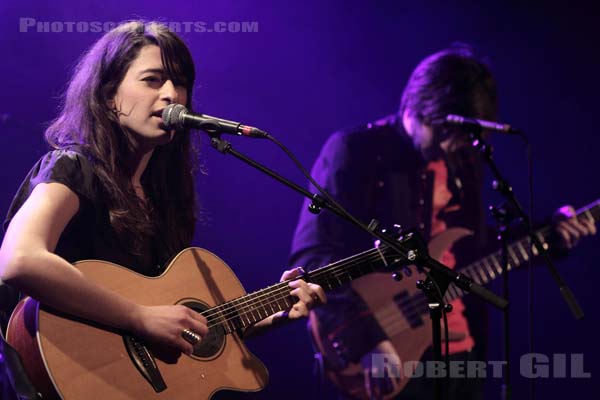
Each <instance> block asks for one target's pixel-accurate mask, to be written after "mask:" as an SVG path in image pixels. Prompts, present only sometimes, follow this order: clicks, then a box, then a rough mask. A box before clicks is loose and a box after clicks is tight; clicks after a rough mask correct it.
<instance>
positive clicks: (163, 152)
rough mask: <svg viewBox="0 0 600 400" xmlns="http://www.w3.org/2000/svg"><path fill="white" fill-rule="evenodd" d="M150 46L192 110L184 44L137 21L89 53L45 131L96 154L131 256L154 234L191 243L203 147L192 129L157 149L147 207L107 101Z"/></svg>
mask: <svg viewBox="0 0 600 400" xmlns="http://www.w3.org/2000/svg"><path fill="white" fill-rule="evenodd" d="M146 45H157V46H158V47H159V48H160V50H161V57H162V62H163V65H164V67H165V70H166V73H167V75H168V77H169V78H170V79H172V80H173V82H174V84H175V85H182V86H184V87H185V88H186V90H187V104H186V106H187V107H188V109H191V108H192V107H191V105H192V89H193V86H194V79H195V70H194V63H193V60H192V57H191V54H190V52H189V49H188V48H187V46H186V45H185V43H184V42H183V41H182V40H181V38H179V37H178V36H177V35H176V34H174V33H173V32H171V31H169V29H168V28H167V27H166V26H164V25H162V24H160V23H156V22H143V21H131V22H127V23H124V24H121V25H119V26H118V27H116V28H115V29H113V30H111V31H109V32H107V33H106V34H105V35H104V36H102V38H101V39H99V40H98V41H97V42H96V43H95V44H94V45H93V46H92V47H91V48H90V49H89V51H88V52H87V53H85V54H84V55H83V57H82V58H81V60H80V61H79V63H78V64H77V66H76V68H75V72H74V75H73V77H72V79H71V81H70V82H69V85H68V89H67V91H66V93H65V95H64V99H63V104H62V110H61V112H60V114H59V116H58V117H57V118H56V119H55V120H54V121H53V122H52V124H51V125H50V126H49V127H48V129H47V130H46V132H45V137H46V140H47V142H48V143H49V145H50V146H51V147H53V148H55V149H65V148H72V147H73V146H77V147H78V148H79V149H81V151H82V152H83V153H84V155H85V156H87V158H88V159H89V160H90V162H91V163H92V167H93V170H94V172H95V174H96V176H97V178H98V180H99V182H100V185H101V192H102V193H103V201H105V202H106V205H107V207H108V210H109V216H110V223H111V226H112V227H113V229H114V230H115V232H116V234H117V235H118V237H119V239H120V241H121V242H122V243H126V244H127V246H128V247H129V249H130V252H131V253H132V254H134V255H140V254H141V253H142V251H143V250H142V249H143V248H144V243H145V241H146V240H148V239H149V238H150V237H152V236H153V235H160V237H162V239H163V241H164V244H165V247H166V249H165V250H167V251H168V252H169V254H173V253H175V252H177V251H179V250H181V249H182V248H183V247H186V246H189V244H190V243H191V241H192V238H193V235H194V228H195V223H196V208H197V206H196V195H195V188H194V172H195V171H196V167H197V145H196V144H195V143H193V142H192V140H191V138H190V135H189V132H187V131H178V132H177V133H176V134H175V136H174V139H173V140H172V141H171V142H170V143H169V144H167V145H164V146H160V147H157V148H156V149H155V150H154V152H153V155H152V157H151V159H150V161H149V163H148V166H147V168H146V170H145V172H144V175H143V177H142V184H143V186H144V190H145V193H146V197H147V199H148V202H147V204H146V205H145V204H143V202H141V201H140V200H139V198H138V196H136V195H135V191H134V188H133V186H132V183H131V180H130V178H131V176H130V171H129V170H128V169H127V160H128V159H130V155H131V154H132V151H133V143H134V142H133V138H132V134H131V133H130V132H128V130H127V129H124V128H123V127H122V126H121V125H120V123H119V119H118V116H117V115H116V114H115V113H114V112H112V110H111V108H110V107H109V100H110V99H112V98H114V96H115V94H116V92H117V88H118V86H119V84H120V83H121V81H122V80H123V78H124V77H125V74H126V72H127V70H128V68H129V66H130V65H131V64H132V62H133V61H134V60H135V58H136V57H137V56H138V54H139V52H140V50H141V49H142V48H143V47H144V46H146Z"/></svg>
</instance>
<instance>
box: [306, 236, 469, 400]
mask: <svg viewBox="0 0 600 400" xmlns="http://www.w3.org/2000/svg"><path fill="white" fill-rule="evenodd" d="M471 234H472V232H471V231H469V230H467V229H464V228H450V229H448V230H446V231H444V232H442V233H441V234H439V235H437V236H436V237H434V238H433V239H432V240H431V241H430V242H429V243H428V250H429V254H430V255H431V256H432V257H433V258H435V259H436V260H439V259H440V257H441V255H442V254H443V253H444V251H445V250H446V249H450V248H451V247H452V245H453V244H454V243H456V242H457V241H459V240H460V239H462V238H463V237H465V236H468V235H471ZM425 278H426V276H425V274H424V273H421V272H418V271H416V270H414V268H413V271H412V274H411V275H410V276H404V277H403V278H402V280H401V281H400V282H397V281H395V280H394V279H392V277H391V276H390V274H389V273H386V274H383V273H377V274H369V275H365V276H363V277H361V278H360V279H357V280H355V281H353V282H352V288H353V289H354V291H355V292H357V293H358V295H359V296H360V297H361V298H362V299H363V300H364V302H365V303H366V304H367V306H368V307H369V309H370V310H371V312H372V313H373V315H374V317H375V319H376V320H377V322H378V323H379V326H380V327H381V328H382V329H383V331H384V332H385V334H386V336H387V337H388V338H389V340H390V341H391V342H392V345H393V346H394V348H395V350H396V352H397V353H398V356H399V357H400V363H401V368H400V373H401V381H400V385H399V387H398V389H397V390H396V391H394V392H393V393H390V394H388V395H387V396H385V397H384V398H385V399H391V398H393V397H394V396H396V395H397V394H398V393H400V392H401V391H402V389H404V387H405V386H406V385H407V384H408V382H409V379H410V376H408V377H407V376H404V373H405V372H407V371H405V370H404V367H402V365H403V364H404V362H407V361H419V360H420V359H421V357H422V356H423V354H424V353H425V350H427V348H428V347H429V346H430V345H431V341H432V339H431V320H430V319H429V316H428V314H427V308H426V307H427V306H426V303H425V304H423V306H424V309H415V307H414V306H412V305H411V304H412V303H411V304H408V302H409V301H410V300H411V299H414V298H415V297H417V296H421V295H422V292H421V290H419V289H417V286H416V283H417V281H418V280H425ZM373 288H376V290H373ZM405 303H407V304H405ZM403 306H406V307H404V309H403ZM311 329H312V335H313V338H314V339H315V342H316V343H317V347H319V349H320V351H321V353H322V354H329V353H331V350H328V349H325V348H324V346H326V345H327V344H326V343H324V341H323V339H322V338H320V337H319V335H318V321H317V320H316V314H315V313H311ZM442 335H443V331H442ZM409 372H412V371H409ZM327 376H328V378H329V379H330V380H331V382H333V383H334V385H336V386H337V387H338V388H339V389H340V390H341V391H343V392H344V393H346V394H347V395H348V396H350V398H352V399H361V400H362V399H364V400H368V399H369V397H368V395H367V392H366V391H365V386H364V375H363V370H362V366H361V365H360V363H354V364H349V365H348V366H347V367H346V368H344V369H342V370H340V371H332V370H328V371H327Z"/></svg>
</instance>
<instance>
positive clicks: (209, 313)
mask: <svg viewBox="0 0 600 400" xmlns="http://www.w3.org/2000/svg"><path fill="white" fill-rule="evenodd" d="M590 208H592V207H585V208H582V209H580V210H578V211H577V218H582V217H584V216H583V215H581V214H582V213H583V212H586V211H588V210H589V209H590ZM587 218H588V219H589V217H587ZM591 219H592V220H595V218H594V217H593V216H592V217H591ZM549 230H550V228H549V227H545V228H542V229H540V230H538V232H537V234H542V235H545V234H546V233H547V232H548V231H549ZM527 241H528V238H525V239H522V240H519V241H515V242H513V243H511V244H510V245H509V247H510V248H511V249H512V250H514V247H516V246H517V245H518V244H521V243H522V242H527ZM379 250H380V249H377V248H375V249H371V250H367V251H365V252H363V253H362V254H361V255H359V256H354V257H350V258H348V259H345V260H341V261H338V262H336V263H333V264H330V265H329V266H325V267H321V268H319V269H317V270H315V271H314V272H313V273H311V274H310V277H312V278H318V277H319V276H320V275H323V274H331V275H333V276H334V277H335V278H337V279H338V281H341V279H340V277H343V275H344V274H340V273H339V272H340V271H339V270H340V269H344V271H342V272H344V273H345V274H348V272H347V271H345V267H347V266H348V265H352V264H358V261H360V260H361V259H362V260H369V258H370V259H371V260H378V259H381V257H380V255H379ZM385 250H387V249H385V248H384V251H385ZM497 253H498V252H496V253H494V254H492V255H490V256H488V257H486V258H484V259H482V261H481V263H483V261H484V260H487V259H488V258H491V257H493V256H496V254H497ZM373 255H375V257H371V256H373ZM513 258H515V259H516V260H517V261H519V264H520V263H521V260H520V259H519V257H518V252H515V256H513ZM522 258H523V259H524V260H523V261H526V260H527V259H526V258H524V257H522ZM337 263H339V265H337V266H334V265H335V264H337ZM489 265H490V268H491V270H492V271H493V270H494V268H493V264H489ZM475 269H478V270H481V271H483V272H484V274H483V277H484V278H486V279H485V280H486V282H485V283H487V282H489V281H490V280H491V279H493V278H491V276H490V277H488V276H486V275H485V272H486V271H485V270H484V269H483V268H481V265H479V266H477V264H476V263H474V264H471V265H469V266H467V267H465V268H464V269H463V271H465V272H467V271H468V272H469V274H468V275H469V277H473V276H475V275H473V274H472V272H473V270H475ZM496 272H497V271H496ZM463 273H464V272H463ZM497 273H498V272H497ZM488 274H489V272H488ZM498 274H500V273H498ZM472 279H473V278H472ZM288 284H289V281H286V282H280V283H278V284H275V285H273V286H271V287H268V288H265V289H262V290H259V291H257V292H254V293H251V294H248V295H246V296H243V297H240V298H239V299H234V300H231V301H229V302H227V303H224V304H222V305H219V306H215V307H212V308H210V309H208V310H206V313H202V314H203V315H205V316H206V317H207V318H209V317H213V316H215V315H216V314H221V315H220V318H219V319H217V320H212V321H211V322H213V324H212V325H209V327H211V326H214V325H218V324H223V323H225V322H229V321H231V320H234V319H241V318H242V317H243V316H245V317H246V319H247V320H248V323H249V324H251V323H252V322H251V321H250V318H249V317H248V315H247V314H248V313H258V315H259V317H262V315H261V310H257V309H256V308H257V307H259V308H262V309H263V310H264V311H266V306H269V307H270V308H271V310H273V309H274V308H273V304H275V305H276V307H275V309H277V308H281V305H280V304H279V302H280V301H281V300H284V301H285V303H286V306H289V305H288V304H287V302H288V301H289V299H290V298H291V295H290V294H289V292H288V290H289V289H290V288H289V286H288ZM457 289H458V288H457ZM460 291H461V292H462V290H460ZM261 292H262V293H261ZM265 297H268V298H267V299H264V298H265ZM418 297H420V296H418ZM418 297H417V298H415V299H414V300H411V301H410V302H409V303H410V306H411V308H412V309H413V311H414V307H416V306H419V305H421V306H422V305H423V303H422V299H420V298H418ZM457 297H460V292H458V293H457V294H456V295H453V294H452V293H451V300H453V299H454V298H457ZM256 303H259V304H256ZM240 306H241V308H240ZM231 314H234V315H233V317H231ZM252 319H255V316H254V314H252ZM254 322H257V321H254ZM242 323H244V321H243V320H242Z"/></svg>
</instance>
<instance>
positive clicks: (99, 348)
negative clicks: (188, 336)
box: [7, 248, 268, 400]
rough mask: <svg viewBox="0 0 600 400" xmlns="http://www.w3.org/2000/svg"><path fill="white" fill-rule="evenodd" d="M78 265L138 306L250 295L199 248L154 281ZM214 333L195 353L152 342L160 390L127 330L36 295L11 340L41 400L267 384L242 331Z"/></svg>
mask: <svg viewBox="0 0 600 400" xmlns="http://www.w3.org/2000/svg"><path fill="white" fill-rule="evenodd" d="M75 266H76V267H77V268H78V269H79V270H81V271H82V272H83V273H84V275H85V276H86V277H87V278H89V279H91V280H93V281H94V282H96V283H98V284H99V285H102V286H104V287H107V288H109V289H111V290H113V291H115V292H117V293H119V294H121V295H123V296H124V297H127V298H129V299H130V300H132V301H134V302H136V303H139V304H145V305H165V304H186V305H190V304H194V305H195V306H199V307H201V306H204V307H205V308H210V307H213V306H215V305H218V304H222V303H224V302H226V301H229V300H232V299H235V298H238V297H240V296H243V295H245V291H244V288H243V287H242V285H241V284H240V282H239V280H238V279H237V277H236V276H235V274H234V273H233V272H232V271H231V269H230V268H229V267H228V266H227V265H226V264H225V263H224V262H223V261H222V260H221V259H219V258H218V257H217V256H215V255H214V254H212V253H210V252H209V251H206V250H203V249H200V248H189V249H186V250H184V251H182V252H181V253H179V254H178V255H177V256H176V257H175V258H174V259H173V261H172V262H171V263H170V264H169V266H168V267H167V269H166V270H165V272H164V273H163V274H162V275H161V276H159V277H155V278H150V277H146V276H143V275H140V274H137V273H135V272H132V271H130V270H128V269H126V268H123V267H120V266H118V265H116V264H112V263H108V262H104V261H82V262H78V263H76V264H75ZM199 296H201V297H199ZM93 306H94V305H93V304H91V305H90V307H93ZM211 335H212V339H211V340H208V341H207V343H206V346H205V347H204V348H201V349H198V351H196V349H195V350H194V355H192V356H186V355H184V354H181V353H179V352H174V351H173V350H172V349H170V348H167V347H166V346H152V345H148V346H147V349H148V350H149V351H150V354H151V355H152V356H153V359H154V362H155V365H156V367H157V369H158V371H159V374H160V378H162V381H164V385H165V386H166V388H162V389H161V390H160V391H158V392H157V391H156V390H155V389H154V388H153V386H152V385H151V384H150V381H149V380H148V379H147V378H145V377H144V375H143V373H142V372H141V371H140V369H139V368H138V367H137V366H136V363H135V361H134V358H132V356H131V355H130V352H128V348H127V346H126V344H125V343H127V340H128V337H127V336H126V335H125V334H124V333H123V332H117V331H114V330H111V329H109V328H105V327H101V326H98V325H95V324H91V323H89V322H86V321H82V320H78V319H75V318H71V317H68V316H65V315H61V314H59V313H56V312H53V311H51V310H49V309H46V308H45V307H43V306H40V305H39V303H38V302H37V301H35V300H33V299H31V298H27V299H24V300H23V301H21V303H19V305H18V307H17V309H16V310H15V312H14V313H13V316H12V317H11V320H10V322H9V327H8V331H7V341H8V342H9V343H10V344H11V345H12V346H14V347H15V348H16V349H17V351H18V352H19V353H20V354H21V357H22V359H23V363H24V365H25V368H26V370H27V371H28V374H29V375H30V378H31V379H32V381H33V383H34V385H35V386H36V388H37V389H38V390H39V391H40V392H41V393H42V394H43V396H44V399H59V398H62V399H67V400H71V399H111V400H134V399H135V400H139V399H154V398H157V399H158V398H162V399H209V398H210V397H211V396H212V394H213V393H215V392H216V391H218V390H220V389H230V390H238V391H258V390H260V389H262V388H263V387H264V386H265V385H266V384H267V382H268V372H267V370H266V368H265V367H264V365H263V364H262V363H261V361H260V360H258V359H257V358H256V357H255V356H254V355H252V354H251V353H250V352H249V351H248V349H247V348H246V347H245V345H244V344H243V342H242V339H241V338H240V336H239V335H238V334H237V333H234V334H231V335H222V334H220V333H219V332H211V334H209V336H211ZM204 342H205V341H204V340H203V341H202V342H201V343H200V345H199V346H203V345H204V344H205V343H204ZM138 350H139V349H138ZM138 350H135V349H134V351H133V353H135V352H136V351H138ZM142 350H143V348H142ZM142 368H143V367H142ZM154 378H155V379H154V382H156V380H157V379H156V377H154Z"/></svg>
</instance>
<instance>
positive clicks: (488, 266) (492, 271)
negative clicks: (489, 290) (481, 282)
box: [481, 258, 496, 280]
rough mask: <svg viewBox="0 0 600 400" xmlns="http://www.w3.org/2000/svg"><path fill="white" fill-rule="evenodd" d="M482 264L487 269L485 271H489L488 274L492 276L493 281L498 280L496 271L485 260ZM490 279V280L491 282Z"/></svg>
mask: <svg viewBox="0 0 600 400" xmlns="http://www.w3.org/2000/svg"><path fill="white" fill-rule="evenodd" d="M481 264H483V266H484V267H485V270H486V271H487V273H488V274H489V275H490V278H491V279H494V278H496V274H495V273H494V269H493V268H492V267H491V266H490V265H489V264H487V263H486V262H485V258H484V259H483V260H482V261H481ZM491 279H490V280H491Z"/></svg>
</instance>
